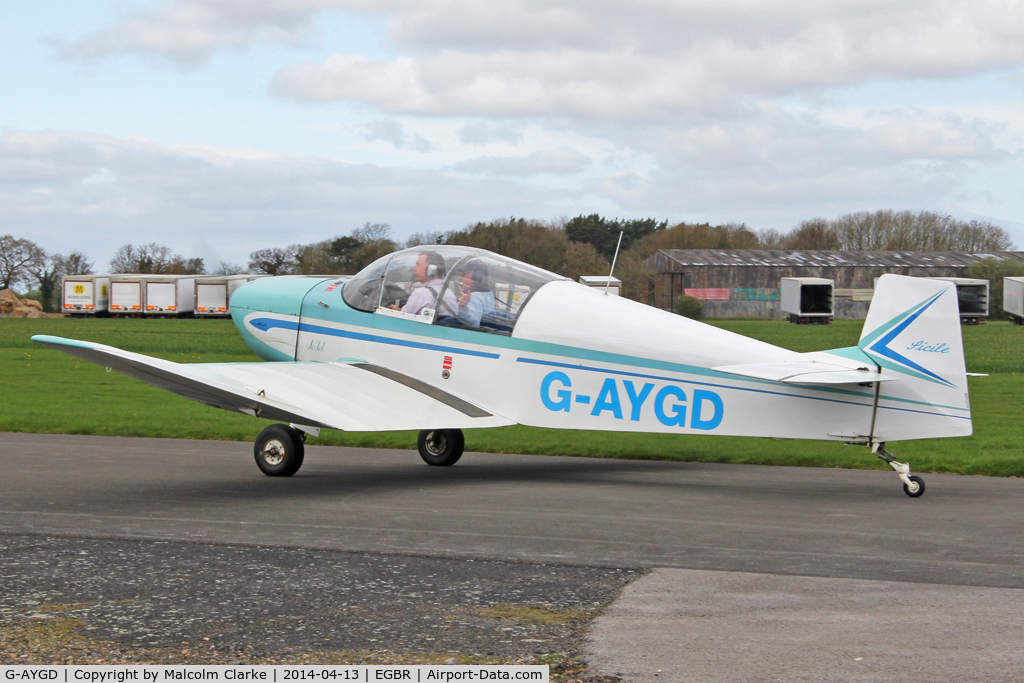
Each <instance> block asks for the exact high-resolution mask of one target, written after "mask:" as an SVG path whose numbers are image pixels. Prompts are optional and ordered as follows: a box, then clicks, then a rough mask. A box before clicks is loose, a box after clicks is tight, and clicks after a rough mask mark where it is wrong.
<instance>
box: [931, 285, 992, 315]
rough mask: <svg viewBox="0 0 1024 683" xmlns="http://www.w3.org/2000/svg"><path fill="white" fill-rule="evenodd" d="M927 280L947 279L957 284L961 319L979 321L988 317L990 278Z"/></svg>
mask: <svg viewBox="0 0 1024 683" xmlns="http://www.w3.org/2000/svg"><path fill="white" fill-rule="evenodd" d="M925 279H926V280H945V281H946V282H952V283H953V284H955V285H956V298H957V301H958V302H959V304H960V319H961V320H966V321H973V322H978V321H980V320H981V319H982V318H987V317H988V280H983V279H979V278H971V277H929V278H925Z"/></svg>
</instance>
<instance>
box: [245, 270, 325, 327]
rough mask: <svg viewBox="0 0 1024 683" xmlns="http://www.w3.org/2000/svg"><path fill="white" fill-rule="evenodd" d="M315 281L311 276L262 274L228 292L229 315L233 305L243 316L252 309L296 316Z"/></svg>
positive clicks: (299, 312)
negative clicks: (271, 275)
mask: <svg viewBox="0 0 1024 683" xmlns="http://www.w3.org/2000/svg"><path fill="white" fill-rule="evenodd" d="M318 282H320V280H319V279H317V278H311V277H263V278H260V279H258V280H253V281H252V282H248V283H246V284H244V285H242V286H241V287H239V288H238V289H236V290H235V291H234V293H233V294H232V295H231V315H232V317H234V316H235V309H238V312H239V314H241V315H242V316H243V317H244V316H246V315H248V314H249V313H251V312H253V311H261V312H263V313H278V314H280V315H294V316H296V317H298V316H299V315H300V314H301V312H302V299H303V297H305V296H306V293H307V292H309V290H311V289H312V288H313V287H314V286H315V285H316V284H317V283H318Z"/></svg>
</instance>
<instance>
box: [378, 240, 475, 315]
mask: <svg viewBox="0 0 1024 683" xmlns="http://www.w3.org/2000/svg"><path fill="white" fill-rule="evenodd" d="M412 273H413V279H414V283H413V288H414V289H413V291H412V294H411V295H410V296H409V300H408V301H407V302H406V303H405V305H404V306H402V307H401V308H399V307H398V306H396V305H394V304H392V305H390V306H388V308H392V309H394V310H396V311H397V310H401V311H402V312H403V313H412V314H413V315H419V314H420V313H421V312H422V311H423V309H425V308H432V307H433V306H434V303H435V302H436V301H437V295H438V293H439V292H440V291H441V286H442V285H443V284H444V273H445V262H444V257H442V256H441V255H440V254H438V253H437V252H436V251H424V252H422V253H421V254H420V255H419V257H418V258H417V259H416V264H415V265H414V266H413V267H412ZM440 308H441V310H440V311H439V314H440V315H455V312H456V310H457V309H458V302H457V301H456V300H455V295H454V294H453V293H452V292H450V291H445V293H444V298H443V299H442V301H441V304H440Z"/></svg>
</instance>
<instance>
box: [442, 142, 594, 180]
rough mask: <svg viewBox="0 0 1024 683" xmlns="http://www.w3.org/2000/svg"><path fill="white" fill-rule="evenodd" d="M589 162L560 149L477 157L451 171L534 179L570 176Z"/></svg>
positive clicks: (569, 148) (583, 157) (562, 148)
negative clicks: (554, 175)
mask: <svg viewBox="0 0 1024 683" xmlns="http://www.w3.org/2000/svg"><path fill="white" fill-rule="evenodd" d="M590 163H591V159H590V157H588V156H585V155H583V154H580V153H579V152H578V151H576V150H575V149H572V148H571V147H559V148H558V149H545V150H541V151H538V152H534V153H533V154H526V155H523V156H507V157H497V156H488V157H477V158H475V159H468V160H466V161H460V162H459V163H457V164H454V165H453V166H452V170H454V171H461V172H463V173H482V174H485V175H497V176H532V175H538V174H541V173H553V174H557V175H571V174H574V173H579V172H580V171H582V170H583V169H585V168H586V167H587V166H589V165H590Z"/></svg>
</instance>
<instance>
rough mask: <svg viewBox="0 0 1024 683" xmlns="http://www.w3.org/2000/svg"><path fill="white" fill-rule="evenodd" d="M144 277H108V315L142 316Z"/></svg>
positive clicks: (122, 275) (123, 275)
mask: <svg viewBox="0 0 1024 683" xmlns="http://www.w3.org/2000/svg"><path fill="white" fill-rule="evenodd" d="M145 279H146V276H145V275H125V274H121V275H111V276H110V315H116V316H126V315H142V313H143V309H142V304H143V301H145V299H144V295H143V289H144V285H145Z"/></svg>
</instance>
